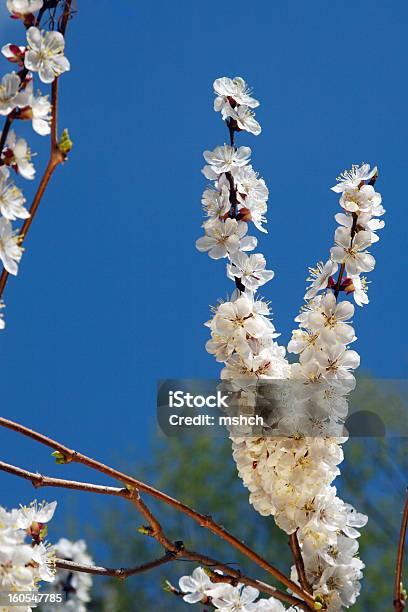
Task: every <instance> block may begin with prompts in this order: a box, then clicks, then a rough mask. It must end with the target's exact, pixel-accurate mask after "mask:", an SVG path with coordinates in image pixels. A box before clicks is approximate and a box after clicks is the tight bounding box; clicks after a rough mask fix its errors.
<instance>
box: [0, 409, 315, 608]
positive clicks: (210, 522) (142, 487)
mask: <svg viewBox="0 0 408 612" xmlns="http://www.w3.org/2000/svg"><path fill="white" fill-rule="evenodd" d="M0 426H2V427H5V428H7V429H11V430H12V431H15V432H17V433H19V434H22V435H24V436H26V437H29V438H31V439H32V440H35V441H36V442H39V443H40V444H44V445H45V446H48V447H49V448H52V449H53V450H54V451H57V452H58V453H59V454H60V458H61V459H60V460H61V462H64V463H71V462H73V463H80V464H82V465H86V466H87V467H89V468H92V469H94V470H96V471H98V472H101V473H102V474H105V475H106V476H110V477H111V478H113V479H115V480H117V481H119V482H121V483H124V484H126V485H130V487H131V488H132V487H133V488H134V489H137V491H142V492H144V493H146V494H148V495H150V496H152V497H154V498H156V499H159V500H160V501H162V502H163V503H165V504H167V505H169V506H171V507H173V508H175V509H176V510H177V511H179V512H181V513H183V514H185V515H187V516H189V517H190V518H191V519H192V520H194V521H195V522H196V523H198V524H199V525H200V526H201V527H204V528H205V529H208V530H209V531H211V532H212V533H214V534H215V535H217V536H218V537H220V538H221V539H223V540H225V541H226V542H227V543H228V544H230V545H231V546H232V547H234V548H235V549H236V550H239V552H241V553H242V554H243V555H245V556H246V557H248V558H249V559H251V561H253V562H254V563H256V564H257V565H258V566H259V567H261V568H262V569H264V570H265V571H266V572H268V573H269V574H271V575H272V576H273V577H274V578H275V579H276V580H278V581H279V582H280V583H281V584H283V585H285V587H286V588H288V589H290V590H291V591H292V592H293V593H295V594H296V595H297V596H298V597H299V598H301V599H302V600H303V601H305V602H307V604H308V605H309V606H311V607H312V608H313V605H314V600H313V598H312V597H311V596H310V595H309V594H308V593H305V591H304V590H303V589H302V588H301V587H299V586H298V585H297V584H296V583H295V582H293V581H292V580H290V579H289V578H288V577H287V576H285V574H283V573H282V572H281V571H280V570H278V569H277V568H275V567H274V566H273V565H271V564H270V563H269V562H268V561H267V560H266V559H264V558H263V557H262V556H261V555H259V554H258V553H256V552H255V551H253V550H252V549H251V548H250V547H249V546H247V545H246V544H245V543H244V542H242V541H241V540H239V539H238V538H237V537H236V536H234V535H233V534H231V533H230V532H228V531H227V530H226V529H225V528H224V527H222V526H221V525H218V523H216V522H215V521H214V519H213V518H212V517H211V516H208V515H204V514H201V513H200V512H197V511H196V510H194V509H193V508H190V507H189V506H187V505H186V504H183V503H182V502H181V501H179V500H177V499H174V498H173V497H170V496H169V495H167V494H166V493H163V492H162V491H159V490H158V489H155V488H154V487H152V486H150V485H148V484H145V483H144V482H141V481H140V480H137V479H136V478H133V477H132V476H128V475H127V474H124V473H122V472H120V471H118V470H115V469H114V468H111V467H109V466H107V465H105V464H103V463H101V462H99V461H96V460H95V459H91V458H90V457H87V456H86V455H83V454H82V453H79V452H77V451H74V450H72V449H70V448H68V447H67V446H65V445H63V444H61V443H60V442H57V441H55V440H52V439H51V438H49V437H47V436H45V435H44V434H41V433H39V432H37V431H34V430H32V429H29V428H28V427H25V426H24V425H21V424H20V423H15V422H13V421H10V420H8V419H5V418H3V417H0ZM140 502H141V500H139V502H137V503H136V505H137V504H138V503H140ZM142 504H143V502H142ZM138 507H139V506H138ZM141 507H142V506H140V507H139V509H140V510H141ZM141 511H142V510H141ZM142 514H144V513H143V511H142ZM144 516H145V518H147V520H148V521H149V518H148V516H147V513H146V514H144ZM150 518H151V517H150ZM149 525H150V527H151V529H152V534H153V533H156V534H157V533H159V531H157V527H158V526H157V525H154V524H151V523H150V521H149ZM154 537H156V536H154Z"/></svg>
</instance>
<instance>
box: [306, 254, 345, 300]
mask: <svg viewBox="0 0 408 612" xmlns="http://www.w3.org/2000/svg"><path fill="white" fill-rule="evenodd" d="M338 267H339V266H338V264H337V263H335V262H334V261H331V260H330V259H329V260H328V261H326V263H325V264H323V262H322V261H319V262H318V263H317V264H316V268H309V272H310V277H309V278H308V279H307V280H308V281H311V285H310V286H309V287H308V290H307V292H306V294H305V300H310V299H311V298H313V297H315V295H317V293H318V292H319V291H321V290H322V289H326V287H327V284H328V282H329V278H330V277H331V276H333V275H334V274H336V272H337V270H338Z"/></svg>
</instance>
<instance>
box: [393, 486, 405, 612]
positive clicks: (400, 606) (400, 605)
mask: <svg viewBox="0 0 408 612" xmlns="http://www.w3.org/2000/svg"><path fill="white" fill-rule="evenodd" d="M407 525H408V494H407V492H406V500H405V505H404V511H403V513H402V521H401V531H400V537H399V542H398V552H397V564H396V568H395V587H394V610H395V612H402V610H404V608H405V598H403V596H402V592H401V591H402V565H403V560H404V548H405V540H406V535H407Z"/></svg>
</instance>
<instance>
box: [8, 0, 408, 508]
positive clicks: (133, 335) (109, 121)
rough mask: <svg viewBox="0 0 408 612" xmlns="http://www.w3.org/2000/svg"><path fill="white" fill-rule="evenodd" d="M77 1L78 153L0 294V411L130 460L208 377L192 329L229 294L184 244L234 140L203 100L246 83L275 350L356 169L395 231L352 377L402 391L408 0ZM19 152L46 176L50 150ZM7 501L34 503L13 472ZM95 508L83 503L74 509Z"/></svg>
mask: <svg viewBox="0 0 408 612" xmlns="http://www.w3.org/2000/svg"><path fill="white" fill-rule="evenodd" d="M77 4H78V13H77V15H76V16H75V19H74V20H73V21H72V23H70V24H69V29H68V35H67V56H68V57H69V58H70V60H71V64H72V71H71V73H69V74H67V75H64V76H63V77H62V79H61V128H63V127H68V128H69V130H70V134H71V136H72V140H73V141H74V145H75V147H74V150H73V152H72V155H71V156H70V159H69V162H68V163H67V164H65V166H64V167H63V168H60V169H58V172H57V174H56V176H55V180H53V182H52V185H51V187H50V189H49V190H48V192H47V194H46V197H45V198H44V201H43V203H42V205H41V210H40V213H39V215H38V218H37V219H36V220H35V223H34V225H33V228H32V232H31V234H30V236H29V238H28V240H27V242H26V245H25V246H26V252H25V255H24V258H23V261H22V265H21V273H20V276H19V277H18V279H17V280H15V279H12V280H11V281H10V283H9V285H8V287H7V292H6V295H5V301H6V304H7V309H6V319H7V329H6V330H5V331H4V332H2V333H1V337H0V343H1V350H0V360H1V361H0V367H1V373H2V414H4V415H6V416H8V417H10V418H13V419H15V420H18V421H21V422H24V423H26V424H27V425H30V426H32V427H35V428H37V429H40V430H43V431H44V432H47V433H49V434H50V435H54V436H56V437H58V438H60V439H61V440H63V441H65V442H66V443H67V444H69V445H71V446H72V447H77V448H79V449H81V450H82V451H83V452H86V453H89V454H91V455H95V456H98V457H100V458H102V459H105V460H109V458H110V457H111V456H112V454H113V453H114V454H115V455H116V456H123V458H124V460H126V461H127V462H129V461H130V460H131V459H132V457H134V458H135V460H136V459H137V458H138V457H140V456H142V455H147V454H148V452H149V437H150V434H151V432H152V431H153V430H154V428H155V384H156V380H157V379H158V378H167V377H168V378H176V377H215V376H217V374H218V370H219V368H218V366H217V364H216V363H215V362H214V360H213V359H212V357H211V356H209V355H207V354H206V352H205V351H204V346H203V345H204V343H205V340H206V339H207V331H206V329H205V328H204V327H203V325H202V324H203V322H204V321H205V320H206V319H207V318H208V305H209V304H214V303H215V302H216V300H217V299H218V298H219V297H224V296H225V295H226V293H227V291H229V290H230V284H229V281H227V280H226V277H225V273H224V265H223V263H221V262H218V263H214V262H212V261H210V260H209V259H208V258H207V257H206V256H204V255H202V254H200V253H198V252H197V251H196V250H195V248H194V242H195V239H196V238H197V237H198V236H199V235H200V223H201V218H202V214H201V205H200V198H201V193H202V190H203V188H204V186H205V183H206V182H205V179H204V178H203V176H202V175H201V172H200V169H201V167H202V165H203V160H202V151H203V150H204V149H209V148H213V147H215V146H216V145H217V144H222V143H223V142H224V141H225V140H226V139H227V134H226V129H225V127H224V126H223V124H222V122H221V120H220V118H219V116H218V115H216V114H215V113H214V112H213V110H212V102H213V94H212V86H211V85H212V82H213V80H214V78H216V77H218V76H223V75H228V76H235V75H242V76H243V77H244V78H245V79H246V80H247V81H248V82H249V83H250V84H251V85H252V86H253V87H254V93H255V95H256V97H257V98H259V99H260V100H261V103H262V105H261V107H260V108H259V109H258V112H257V117H258V118H259V120H260V122H261V124H262V126H263V132H262V135H261V136H259V137H257V138H255V137H253V136H252V135H250V134H242V135H240V136H239V137H238V140H239V144H245V145H249V146H251V147H252V149H253V165H254V167H255V168H256V169H257V170H259V172H260V173H261V174H262V175H263V176H264V178H265V180H266V181H267V184H268V186H269V188H270V202H269V234H268V235H267V236H260V237H259V250H260V251H261V252H263V253H265V255H266V257H267V260H268V264H269V267H271V268H273V269H274V270H275V272H276V277H275V279H274V280H273V281H272V283H269V284H268V286H267V288H266V290H265V291H264V294H265V295H266V297H267V298H268V299H270V300H271V301H272V308H273V311H274V313H275V324H276V326H277V327H278V329H279V330H280V331H282V338H283V340H284V341H285V342H287V341H288V339H289V336H290V330H291V329H292V326H293V323H292V321H293V318H294V316H295V315H296V313H297V311H298V308H299V306H300V305H301V302H302V296H303V294H304V286H305V282H304V279H305V276H306V272H307V266H308V265H311V264H314V263H315V262H316V261H317V260H319V259H325V258H326V257H327V254H328V250H329V248H330V246H331V244H332V239H333V232H334V229H335V223H334V219H333V216H334V214H335V212H337V197H336V195H335V194H333V193H332V192H330V190H329V188H330V186H331V185H333V183H334V181H335V177H336V176H337V174H338V173H339V171H340V170H343V169H345V168H348V167H350V165H351V164H352V163H355V162H357V163H360V162H362V161H367V162H370V163H376V164H378V165H379V169H380V178H379V180H378V183H377V188H378V190H379V191H381V192H382V194H383V199H384V205H385V207H386V209H387V215H386V224H387V225H386V228H385V229H384V230H383V232H382V234H381V242H380V243H379V244H378V245H375V247H374V248H373V253H374V254H375V256H376V258H377V267H376V270H375V271H374V273H372V274H371V279H370V280H372V281H373V282H372V284H371V285H370V298H371V303H370V305H369V306H368V307H367V308H365V309H364V310H358V312H357V314H356V316H355V327H356V330H357V335H358V343H357V345H356V348H357V350H358V351H359V352H360V353H361V357H362V366H363V368H365V369H368V370H370V371H371V372H373V373H375V374H376V375H377V376H380V377H404V376H405V373H406V369H407V352H406V344H405V342H404V339H403V337H402V329H403V317H404V312H405V303H406V299H407V287H406V283H405V282H404V276H405V270H404V268H405V259H406V201H405V199H406V176H407V169H408V168H407V165H408V162H407V154H406V143H407V141H408V120H407V112H406V108H407V100H408V87H407V84H406V77H405V75H406V63H407V42H406V31H405V30H406V23H407V19H408V6H407V4H406V3H404V2H402V1H397V2H393V3H388V4H387V3H383V2H379V1H375V0H374V1H371V2H367V1H366V2H362V1H357V2H346V3H341V5H340V4H339V3H327V2H325V1H323V0H315V1H314V2H312V3H311V2H307V3H305V2H303V1H302V0H297V1H294V2H290V3H289V2H288V3H275V2H270V1H269V0H259V1H258V2H252V3H248V2H247V1H244V0H236V1H235V2H234V4H233V5H231V4H230V3H220V2H219V1H217V0H207V1H206V2H205V3H201V2H187V0H183V1H173V2H171V3H168V2H166V1H164V0H160V1H157V0H155V1H152V2H147V3H146V2H145V3H140V2H134V1H129V0H128V1H126V0H123V1H122V0H120V1H117V2H112V1H111V0H98V2H97V3H95V0H78V3H77ZM96 5H97V7H98V8H97V10H96V8H95V6H96ZM0 19H1V26H0V33H1V37H2V42H8V41H13V42H16V43H20V44H23V38H22V35H23V33H22V30H21V29H20V28H19V26H18V24H16V23H14V22H12V21H10V20H8V18H6V14H5V11H3V12H2V13H1V14H0ZM8 69H9V66H8V65H7V63H6V61H4V62H3V72H5V71H7V70H8ZM17 127H18V129H20V126H17ZM21 129H22V131H23V132H26V126H21ZM30 139H31V145H32V148H33V149H34V150H36V151H38V153H39V155H38V157H37V158H36V164H37V168H38V171H39V172H40V170H41V168H42V167H43V165H44V164H45V160H46V150H45V145H44V142H43V141H42V140H41V138H40V137H39V136H36V135H32V136H30ZM32 191H33V187H32V186H31V185H28V186H27V184H26V193H27V195H28V196H30V194H32ZM0 445H1V448H2V456H3V457H4V458H5V459H6V460H9V461H10V462H13V461H14V462H16V463H18V464H19V465H21V466H26V467H31V468H33V469H38V470H40V471H47V472H49V473H50V472H52V473H54V474H58V473H59V474H61V470H60V469H59V468H57V467H55V466H53V465H51V464H50V462H49V459H48V457H49V453H48V451H45V452H43V451H41V452H38V450H37V447H36V446H35V445H32V444H28V443H27V444H26V443H25V442H23V441H21V440H20V439H19V438H18V437H17V436H14V435H12V434H11V433H7V432H4V431H0ZM64 473H67V472H64ZM79 473H80V472H79V471H78V470H77V471H75V470H71V471H70V474H71V475H79ZM81 475H82V477H85V476H84V474H83V473H81ZM146 478H147V479H148V475H147V476H146ZM0 486H1V488H2V491H4V493H3V497H2V503H5V504H8V505H11V504H15V503H17V501H20V500H24V499H29V498H30V497H32V495H33V493H32V490H31V489H30V488H29V486H28V485H27V484H25V483H22V482H19V481H17V480H16V479H13V478H12V477H11V476H5V475H0ZM42 494H44V493H43V492H42ZM78 495H81V494H78ZM47 496H49V497H51V496H52V497H57V498H58V499H61V498H62V497H63V495H62V494H61V495H60V494H59V493H58V492H57V491H55V492H54V491H52V492H50V493H49V494H48V492H47ZM69 497H72V494H70V495H69ZM87 500H89V498H86V497H85V496H83V497H81V498H80V500H78V501H77V502H75V503H76V504H78V508H81V509H82V510H83V511H84V512H85V511H86V508H87V507H88V506H87V504H89V503H91V502H90V501H87ZM73 503H74V502H73Z"/></svg>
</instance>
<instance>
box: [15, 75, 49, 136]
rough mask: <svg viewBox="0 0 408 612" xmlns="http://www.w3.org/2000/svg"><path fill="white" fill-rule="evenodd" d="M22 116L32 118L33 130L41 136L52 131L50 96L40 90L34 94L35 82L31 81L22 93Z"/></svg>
mask: <svg viewBox="0 0 408 612" xmlns="http://www.w3.org/2000/svg"><path fill="white" fill-rule="evenodd" d="M21 106H22V107H23V110H22V113H21V114H22V118H23V119H31V120H32V124H33V130H34V131H35V132H37V134H40V136H47V135H48V134H49V133H50V132H51V127H50V125H51V104H50V102H49V100H48V96H42V95H41V93H40V92H38V94H37V95H35V94H34V88H33V82H32V81H29V83H28V84H27V86H26V88H25V89H24V91H23V92H22V93H21Z"/></svg>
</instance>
